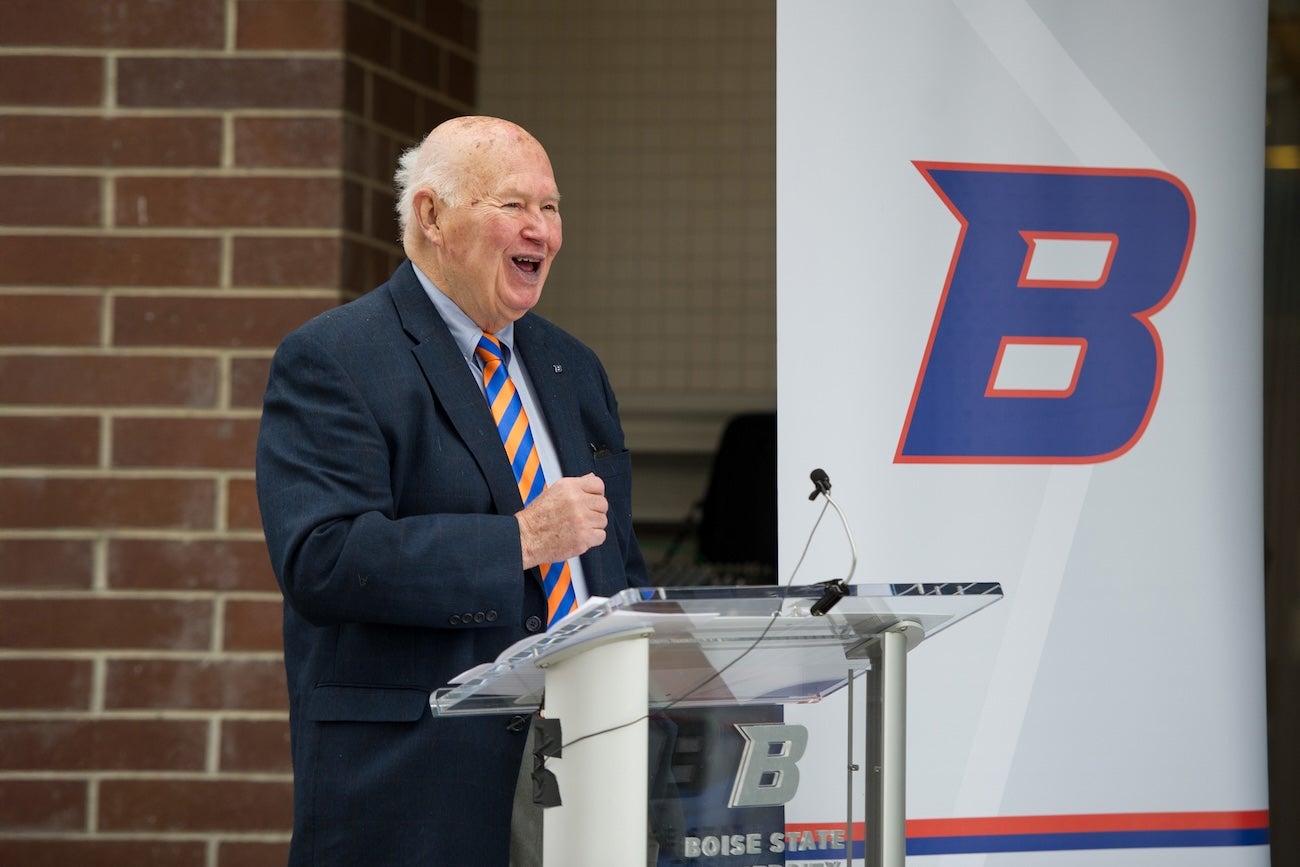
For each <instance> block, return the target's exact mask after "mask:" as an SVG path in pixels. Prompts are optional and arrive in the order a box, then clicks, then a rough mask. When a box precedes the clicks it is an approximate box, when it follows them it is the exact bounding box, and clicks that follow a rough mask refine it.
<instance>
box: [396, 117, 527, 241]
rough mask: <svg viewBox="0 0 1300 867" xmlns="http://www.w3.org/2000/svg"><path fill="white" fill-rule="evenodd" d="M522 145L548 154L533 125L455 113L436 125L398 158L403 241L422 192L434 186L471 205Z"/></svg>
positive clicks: (451, 200) (454, 202)
mask: <svg viewBox="0 0 1300 867" xmlns="http://www.w3.org/2000/svg"><path fill="white" fill-rule="evenodd" d="M521 149H522V150H534V149H535V150H536V151H537V152H539V153H541V154H542V155H543V158H545V153H546V151H545V150H544V149H543V148H542V145H541V142H539V141H538V140H537V139H536V138H534V137H533V136H532V134H530V133H529V132H528V130H526V129H524V128H523V127H521V126H519V125H518V124H516V123H511V122H510V121H508V120H503V119H501V118H499V117H485V116H473V115H472V116H466V117H455V118H452V119H451V120H448V121H444V122H443V123H441V124H439V125H438V126H436V127H434V128H433V130H432V131H431V132H430V133H429V134H428V135H427V136H425V137H424V141H422V142H421V143H420V144H418V145H416V146H415V147H413V148H411V149H409V150H407V151H406V152H404V153H403V154H402V157H401V160H400V161H399V163H398V169H397V174H396V177H395V180H396V185H397V218H398V221H399V225H400V226H401V230H402V238H401V240H402V242H403V245H406V244H408V243H409V242H410V241H411V240H412V239H411V236H410V233H411V229H412V227H411V225H410V222H411V214H412V209H413V202H414V199H415V194H416V192H417V191H419V190H420V189H429V190H432V191H433V194H434V195H435V196H437V197H438V198H440V199H441V200H442V201H443V202H445V203H447V204H448V205H450V206H452V207H458V206H460V205H464V204H467V203H468V201H469V200H470V198H471V197H472V196H473V195H474V193H475V188H476V187H479V188H481V186H482V184H483V181H484V178H485V177H486V176H489V175H490V174H491V173H493V172H499V171H501V170H502V169H503V163H504V162H505V161H506V160H509V159H513V158H514V156H515V155H516V154H518V153H519V152H520V150H521ZM547 165H548V166H549V161H548V162H547Z"/></svg>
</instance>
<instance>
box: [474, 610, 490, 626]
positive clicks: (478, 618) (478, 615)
mask: <svg viewBox="0 0 1300 867" xmlns="http://www.w3.org/2000/svg"><path fill="white" fill-rule="evenodd" d="M484 620H487V615H486V614H484V613H483V612H482V611H475V612H474V622H475V623H482V622H483V621H484Z"/></svg>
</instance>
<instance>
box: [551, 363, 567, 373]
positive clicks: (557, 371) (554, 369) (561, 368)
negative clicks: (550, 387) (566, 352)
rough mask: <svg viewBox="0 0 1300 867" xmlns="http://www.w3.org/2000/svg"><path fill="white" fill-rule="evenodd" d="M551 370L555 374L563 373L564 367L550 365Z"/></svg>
mask: <svg viewBox="0 0 1300 867" xmlns="http://www.w3.org/2000/svg"><path fill="white" fill-rule="evenodd" d="M551 370H553V371H555V372H556V373H564V365H563V364H552V365H551Z"/></svg>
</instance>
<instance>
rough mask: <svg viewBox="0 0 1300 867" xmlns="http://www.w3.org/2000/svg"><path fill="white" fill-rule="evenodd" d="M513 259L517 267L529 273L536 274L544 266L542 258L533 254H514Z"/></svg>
mask: <svg viewBox="0 0 1300 867" xmlns="http://www.w3.org/2000/svg"><path fill="white" fill-rule="evenodd" d="M511 261H513V262H514V263H515V267H516V268H518V269H519V270H520V271H523V272H525V273H528V274H536V273H537V272H538V271H539V270H541V267H542V260H541V259H538V258H535V257H533V256H514V257H512V258H511Z"/></svg>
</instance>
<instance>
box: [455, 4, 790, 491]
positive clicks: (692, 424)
mask: <svg viewBox="0 0 1300 867" xmlns="http://www.w3.org/2000/svg"><path fill="white" fill-rule="evenodd" d="M481 14H482V18H481V27H482V40H481V43H480V45H481V55H480V69H479V94H478V96H479V99H478V104H479V108H480V110H481V111H484V112H486V113H491V114H499V115H503V116H505V117H509V118H511V119H513V120H515V121H517V122H519V123H521V124H523V125H524V126H525V127H527V128H528V129H530V130H531V131H533V132H534V133H535V134H536V135H537V137H538V138H539V139H540V140H541V141H542V144H543V145H545V146H546V148H547V150H548V152H549V153H550V155H551V158H552V162H553V164H554V167H555V171H556V178H557V180H558V182H559V185H560V191H561V193H562V194H563V196H564V201H563V205H562V213H563V215H564V229H565V239H564V250H563V252H562V253H561V254H560V257H559V259H558V260H557V263H556V266H555V268H554V270H553V271H552V276H551V280H550V282H549V283H548V284H547V294H546V297H544V298H543V300H542V304H541V306H540V308H539V310H540V311H541V312H542V313H544V314H545V315H547V316H548V317H550V318H552V319H554V320H555V321H557V322H558V323H560V324H561V325H562V326H564V327H565V328H567V329H569V330H570V331H572V332H574V333H575V334H577V335H578V336H579V337H580V338H582V339H583V340H584V341H586V342H587V343H589V344H590V345H591V346H592V347H594V348H595V349H596V350H597V352H598V353H599V354H600V356H601V358H602V359H603V360H604V361H605V363H606V365H607V367H608V369H609V373H610V377H611V379H612V380H613V382H614V386H615V388H616V389H617V390H618V393H619V399H620V403H621V405H622V407H623V409H624V416H625V422H626V425H627V427H628V436H629V441H630V443H631V445H632V447H633V449H634V450H636V449H639V450H640V451H641V452H642V453H646V452H656V453H698V452H700V451H701V450H702V451H711V450H712V449H713V448H714V446H715V445H716V437H717V434H718V432H719V431H720V428H721V423H722V420H723V419H725V417H726V416H728V415H730V414H731V413H733V412H736V411H739V410H744V409H771V408H774V407H775V405H776V277H775V265H776V249H775V241H776V92H775V88H776V4H775V2H773V0H713V2H707V3H699V2H692V0H656V2H653V3H626V2H622V3H619V2H606V0H562V2H556V3H546V4H533V3H529V2H527V0H492V2H489V3H484V4H483V6H482V8H481ZM653 483H654V481H653V480H652V479H650V478H648V477H647V476H646V475H645V474H640V475H638V478H637V484H638V485H639V486H642V487H644V486H646V485H649V484H653Z"/></svg>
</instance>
